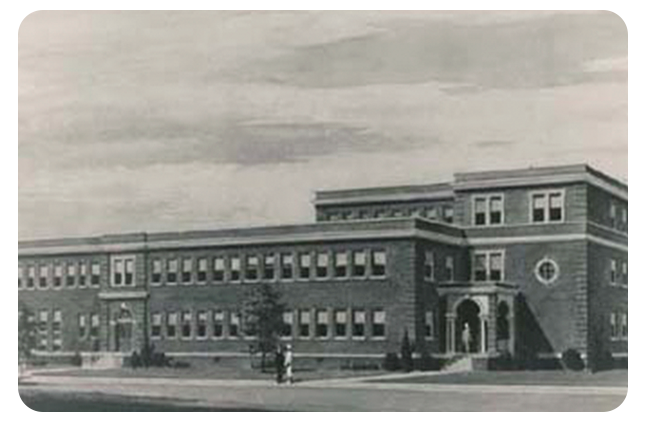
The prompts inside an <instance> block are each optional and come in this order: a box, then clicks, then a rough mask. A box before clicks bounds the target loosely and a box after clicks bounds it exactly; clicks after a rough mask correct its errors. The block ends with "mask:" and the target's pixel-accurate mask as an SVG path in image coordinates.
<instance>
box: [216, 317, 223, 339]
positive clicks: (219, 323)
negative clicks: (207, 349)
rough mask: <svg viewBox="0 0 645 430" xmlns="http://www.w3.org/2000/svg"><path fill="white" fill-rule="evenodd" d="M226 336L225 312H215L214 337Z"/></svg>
mask: <svg viewBox="0 0 645 430" xmlns="http://www.w3.org/2000/svg"><path fill="white" fill-rule="evenodd" d="M223 336H224V312H223V311H215V312H213V337H214V338H216V339H221V338H222V337H223Z"/></svg>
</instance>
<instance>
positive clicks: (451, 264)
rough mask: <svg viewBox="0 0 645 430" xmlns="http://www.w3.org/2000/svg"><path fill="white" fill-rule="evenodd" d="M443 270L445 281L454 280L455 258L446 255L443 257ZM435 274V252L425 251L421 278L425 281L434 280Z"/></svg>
mask: <svg viewBox="0 0 645 430" xmlns="http://www.w3.org/2000/svg"><path fill="white" fill-rule="evenodd" d="M444 271H445V276H444V278H445V279H444V280H446V281H454V280H455V259H454V257H453V256H451V255H447V256H446V257H445V258H444ZM435 276H436V271H435V253H434V252H432V251H426V252H425V258H424V262H423V278H424V279H425V280H426V281H434V280H435Z"/></svg>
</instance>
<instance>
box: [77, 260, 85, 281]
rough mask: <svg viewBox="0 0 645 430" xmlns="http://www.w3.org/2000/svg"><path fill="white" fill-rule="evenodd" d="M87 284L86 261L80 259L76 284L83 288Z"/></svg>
mask: <svg viewBox="0 0 645 430" xmlns="http://www.w3.org/2000/svg"><path fill="white" fill-rule="evenodd" d="M86 285H87V263H86V262H84V261H81V262H80V263H79V265H78V286H79V288H85V286H86Z"/></svg>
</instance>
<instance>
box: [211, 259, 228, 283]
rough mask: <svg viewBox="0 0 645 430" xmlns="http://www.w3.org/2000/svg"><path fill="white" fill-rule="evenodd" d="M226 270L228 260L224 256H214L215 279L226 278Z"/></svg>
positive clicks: (221, 279)
mask: <svg viewBox="0 0 645 430" xmlns="http://www.w3.org/2000/svg"><path fill="white" fill-rule="evenodd" d="M225 271H226V262H225V261H224V257H215V258H213V281H214V282H222V281H223V280H224V273H225Z"/></svg>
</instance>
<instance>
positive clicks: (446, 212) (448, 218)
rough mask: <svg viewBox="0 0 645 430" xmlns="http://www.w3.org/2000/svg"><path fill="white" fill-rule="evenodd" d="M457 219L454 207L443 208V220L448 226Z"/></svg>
mask: <svg viewBox="0 0 645 430" xmlns="http://www.w3.org/2000/svg"><path fill="white" fill-rule="evenodd" d="M454 218H455V209H454V208H453V207H452V206H444V207H443V220H444V221H445V222H447V223H448V224H452V222H453V221H454Z"/></svg>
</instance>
